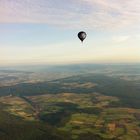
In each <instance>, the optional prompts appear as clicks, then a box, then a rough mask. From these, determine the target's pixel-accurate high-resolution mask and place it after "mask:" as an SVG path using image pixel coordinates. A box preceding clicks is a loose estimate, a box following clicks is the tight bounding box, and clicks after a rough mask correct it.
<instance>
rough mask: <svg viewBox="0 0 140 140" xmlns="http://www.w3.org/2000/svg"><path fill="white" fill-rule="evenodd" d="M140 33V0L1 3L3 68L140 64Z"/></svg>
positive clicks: (16, 0)
mask: <svg viewBox="0 0 140 140" xmlns="http://www.w3.org/2000/svg"><path fill="white" fill-rule="evenodd" d="M81 30H84V31H86V32H87V34H88V36H87V39H86V40H85V42H84V44H81V42H80V41H79V40H78V38H77V33H78V32H79V31H81ZM139 31H140V1H139V0H133V1H131V0H127V1H122V0H98V1H97V0H69V1H68V0H61V1H60V0H53V1H52V0H22V1H21V0H11V1H9V0H1V1H0V65H9V64H57V63H81V62H83V63H85V62H93V63H125V62H126V63H132V62H134V63H135V62H140V32H139Z"/></svg>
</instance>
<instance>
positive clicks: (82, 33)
mask: <svg viewBox="0 0 140 140" xmlns="http://www.w3.org/2000/svg"><path fill="white" fill-rule="evenodd" d="M86 36H87V34H86V33H85V32H84V31H81V32H79V33H78V38H79V39H80V40H81V41H82V42H83V41H84V39H85V38H86Z"/></svg>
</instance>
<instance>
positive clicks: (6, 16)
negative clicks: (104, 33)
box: [0, 0, 140, 29]
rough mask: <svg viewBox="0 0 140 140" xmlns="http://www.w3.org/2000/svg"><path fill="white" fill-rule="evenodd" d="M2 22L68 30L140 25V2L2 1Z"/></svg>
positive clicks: (0, 8) (101, 0) (118, 0)
mask: <svg viewBox="0 0 140 140" xmlns="http://www.w3.org/2000/svg"><path fill="white" fill-rule="evenodd" d="M0 23H41V24H50V25H55V26H61V27H65V28H83V27H84V28H87V29H95V28H100V29H102V28H103V29H106V28H107V29H115V28H120V27H131V26H139V24H140V1H139V0H133V1H132V0H126V1H122V0H61V1H60V0H22V1H21V0H10V1H9V0H0Z"/></svg>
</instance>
